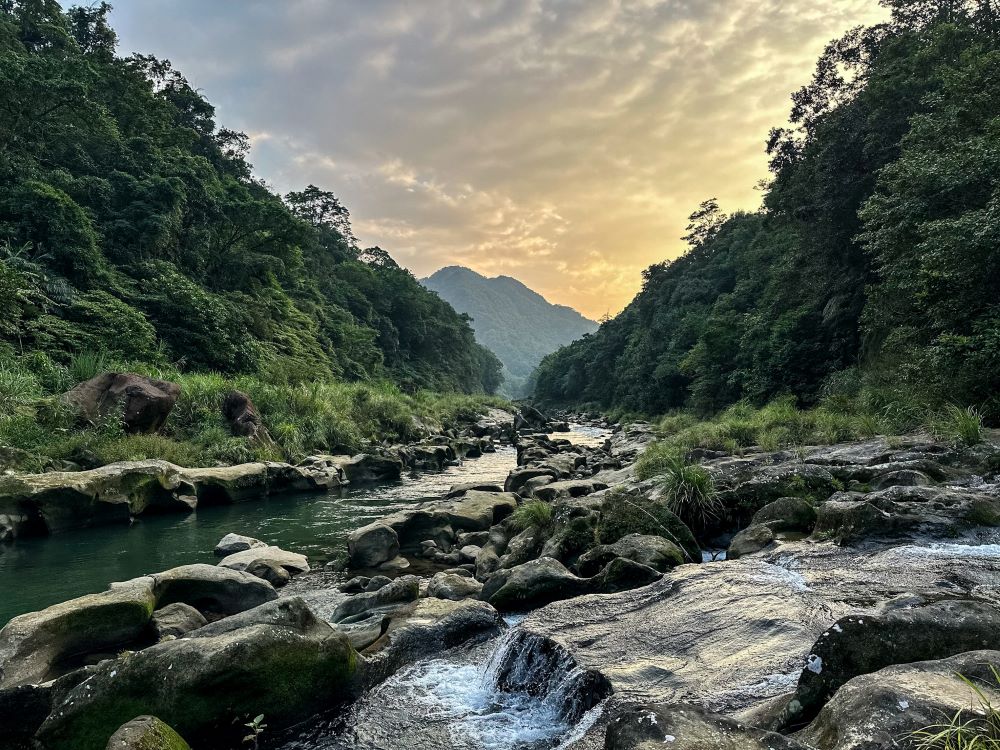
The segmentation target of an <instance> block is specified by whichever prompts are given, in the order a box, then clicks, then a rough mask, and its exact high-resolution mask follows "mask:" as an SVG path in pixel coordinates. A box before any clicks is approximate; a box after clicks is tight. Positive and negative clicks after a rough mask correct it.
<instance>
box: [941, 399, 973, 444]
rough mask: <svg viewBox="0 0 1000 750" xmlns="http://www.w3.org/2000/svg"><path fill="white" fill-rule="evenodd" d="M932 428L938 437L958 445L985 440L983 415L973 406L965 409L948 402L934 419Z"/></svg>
mask: <svg viewBox="0 0 1000 750" xmlns="http://www.w3.org/2000/svg"><path fill="white" fill-rule="evenodd" d="M930 429H931V432H933V433H934V435H935V436H937V437H938V438H940V439H942V440H948V441H950V442H952V443H954V444H956V445H965V446H971V445H978V444H979V443H981V442H983V417H982V415H981V414H980V413H979V412H978V411H977V410H976V408H975V407H972V406H970V407H967V408H965V409H963V408H962V407H960V406H956V405H954V404H948V405H947V406H946V407H945V408H944V410H943V411H942V412H941V413H940V414H939V415H937V416H936V417H935V418H933V419H932V422H931V425H930Z"/></svg>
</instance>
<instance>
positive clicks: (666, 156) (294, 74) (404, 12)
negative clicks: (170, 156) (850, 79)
mask: <svg viewBox="0 0 1000 750" xmlns="http://www.w3.org/2000/svg"><path fill="white" fill-rule="evenodd" d="M882 17H883V14H882V12H881V10H880V9H879V8H878V7H877V5H876V3H875V2H874V0H662V1H660V0H587V1H585V2H584V1H580V2H567V1H566V0H477V1H476V2H468V3H467V2H459V0H422V2H420V3H410V2H406V1H405V0H366V2H364V3H360V2H332V3H331V2H325V1H323V0H285V1H284V2H281V3H275V2H272V1H271V0H213V2H211V3H205V2H203V1H201V0H177V1H176V2H173V3H162V2H159V1H158V0H129V1H128V3H127V4H126V3H124V2H123V3H122V4H121V7H120V8H118V9H116V10H115V12H114V16H113V19H114V22H115V24H116V27H117V28H118V30H119V33H120V36H121V47H122V51H123V52H129V51H143V52H152V53H154V54H157V55H160V56H163V57H168V58H170V59H171V60H173V61H174V63H175V64H176V65H177V67H179V68H180V69H181V70H182V71H183V72H184V73H185V74H186V75H187V76H188V78H189V79H190V80H191V81H192V83H193V84H194V85H195V86H197V87H199V88H201V89H202V90H203V91H204V92H205V93H206V95H207V96H208V97H209V99H210V100H211V101H212V102H213V103H215V104H216V106H217V111H218V116H219V119H220V121H221V122H222V123H224V124H226V125H227V126H228V127H236V128H240V129H243V130H245V131H247V132H248V133H251V134H252V143H253V149H252V152H251V156H252V160H253V161H254V163H255V166H256V169H257V171H258V173H259V174H261V175H262V176H263V177H264V178H265V179H266V180H267V181H268V182H269V183H271V184H272V185H274V186H275V187H276V189H278V190H281V191H282V192H284V191H286V190H290V189H295V188H299V187H301V186H303V185H305V184H307V183H309V182H313V183H316V184H318V185H322V186H324V187H327V188H329V189H332V190H334V191H335V192H337V194H338V195H339V196H340V197H341V198H342V199H343V200H344V202H345V203H346V205H348V206H349V208H350V210H351V212H352V216H353V218H354V222H355V230H356V233H357V235H358V236H359V238H360V239H361V241H362V242H364V243H367V244H378V245H381V246H383V247H384V248H385V249H387V250H389V251H390V252H391V253H392V254H393V255H394V256H395V257H396V258H397V259H398V260H399V261H400V262H402V263H404V264H406V265H407V266H409V267H410V268H411V269H413V271H414V272H415V273H417V274H418V275H424V274H427V273H430V272H432V271H433V270H435V269H436V268H438V267H440V266H443V265H449V264H454V263H459V264H463V265H467V266H470V267H472V268H474V269H476V270H478V271H481V272H484V273H509V274H510V275H514V276H517V277H518V278H520V279H521V280H523V281H524V282H525V283H527V284H528V285H529V286H532V287H533V288H535V289H537V290H538V291H540V292H541V293H543V294H544V295H545V296H547V297H548V298H549V299H551V300H553V301H556V302H560V303H563V304H569V305H573V306H575V307H577V308H579V309H581V310H583V311H584V312H586V313H588V314H590V315H592V316H598V315H602V314H604V313H605V312H612V313H613V312H615V311H617V310H618V309H620V308H621V307H622V306H623V305H624V304H625V303H627V302H628V300H629V299H630V298H631V297H632V295H633V294H634V293H635V292H636V290H637V289H638V286H639V284H640V278H641V277H640V273H641V270H642V269H643V268H644V267H646V266H647V265H649V264H650V263H654V262H658V261H660V260H663V259H665V258H672V257H676V256H677V255H678V254H679V253H681V252H682V251H683V249H684V247H683V243H682V242H681V241H680V240H679V239H678V238H679V237H680V235H681V234H683V229H684V226H685V225H686V223H687V215H688V214H689V213H690V212H691V210H692V209H693V208H694V207H695V206H696V205H697V204H698V203H699V202H700V201H701V200H703V199H704V198H706V197H711V196H717V197H718V198H719V199H720V201H721V203H722V205H723V208H724V209H726V210H728V211H732V210H734V209H738V208H749V209H753V208H755V207H756V206H757V205H758V204H759V199H760V195H759V193H757V192H755V191H754V189H753V186H754V185H755V183H756V182H757V181H758V180H759V179H760V178H761V177H764V176H765V175H766V169H765V167H766V158H765V156H764V153H763V142H764V139H765V137H766V134H767V131H768V129H769V128H770V127H771V126H772V125H776V124H780V123H781V122H783V121H784V119H785V116H786V113H787V110H788V94H789V93H790V92H791V91H792V90H794V89H795V88H797V87H798V86H799V85H801V84H802V83H804V82H805V81H806V79H807V77H808V75H809V74H810V72H811V69H812V66H813V63H814V61H815V58H816V57H817V55H818V54H819V53H820V51H821V50H822V47H823V45H824V44H825V43H826V42H827V41H828V40H829V39H831V38H833V37H835V36H838V35H839V34H841V33H843V32H844V31H845V30H847V29H848V28H850V27H852V26H855V25H858V24H861V23H870V22H873V21H876V20H880V19H881V18H882Z"/></svg>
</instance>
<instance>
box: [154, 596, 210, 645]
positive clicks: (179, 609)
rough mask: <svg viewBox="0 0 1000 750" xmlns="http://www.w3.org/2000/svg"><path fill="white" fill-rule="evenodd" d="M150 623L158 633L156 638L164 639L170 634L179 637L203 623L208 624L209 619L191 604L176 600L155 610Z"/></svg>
mask: <svg viewBox="0 0 1000 750" xmlns="http://www.w3.org/2000/svg"><path fill="white" fill-rule="evenodd" d="M150 624H151V625H152V627H153V632H154V633H155V634H156V639H157V640H158V641H162V640H163V639H164V638H167V637H169V636H173V637H174V638H178V637H180V636H182V635H184V634H185V633H189V632H190V631H192V630H197V629H198V628H200V627H202V626H203V625H207V624H208V620H206V619H205V615H203V614H202V613H201V612H199V611H198V610H196V609H195V608H194V607H192V606H191V605H190V604H185V603H184V602H174V603H173V604H168V605H167V606H165V607H163V608H161V609H158V610H156V611H155V612H153V617H152V620H151V622H150Z"/></svg>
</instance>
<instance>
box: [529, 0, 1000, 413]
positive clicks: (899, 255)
mask: <svg viewBox="0 0 1000 750" xmlns="http://www.w3.org/2000/svg"><path fill="white" fill-rule="evenodd" d="M883 4H884V5H887V6H888V7H889V8H890V9H891V11H892V20H891V21H890V22H888V23H885V24H881V25H877V26H874V27H861V28H856V29H854V30H852V31H850V32H848V33H847V34H846V35H845V36H844V37H843V38H841V39H839V40H836V41H834V42H832V43H831V44H830V45H828V47H827V48H826V50H825V51H824V53H823V55H822V56H821V57H820V59H819V62H818V64H817V66H816V71H815V74H814V76H813V78H812V80H811V81H810V82H809V83H808V84H807V85H806V86H804V87H803V88H802V89H801V90H800V91H798V92H797V93H795V94H794V95H793V97H792V100H793V107H792V111H791V117H790V123H791V124H790V126H789V127H786V128H781V129H775V130H774V131H772V134H771V137H770V139H769V142H768V144H767V149H768V153H769V154H770V157H771V167H772V172H773V175H772V179H771V181H770V182H769V184H768V185H767V187H766V195H765V198H764V202H763V207H762V209H761V210H760V211H758V212H756V213H738V214H735V215H733V216H728V217H727V216H725V215H723V214H722V212H721V211H720V209H719V206H718V205H717V204H716V202H715V201H714V200H710V201H706V202H705V203H704V204H702V206H700V207H699V209H698V211H696V212H695V213H694V214H693V215H692V217H691V224H690V226H689V234H688V235H687V237H685V239H686V240H688V242H689V243H690V246H691V247H690V250H689V252H688V253H687V254H685V255H684V256H682V257H680V258H678V259H677V260H674V261H672V262H669V263H659V264H657V265H654V266H652V267H650V268H649V269H647V270H646V271H645V273H644V284H643V288H642V290H641V292H640V293H639V294H638V295H637V296H636V298H635V299H634V300H633V301H632V303H631V304H630V305H629V306H628V307H627V308H626V309H625V310H624V311H623V312H622V313H621V314H620V315H619V316H618V317H616V318H615V319H613V320H611V321H609V322H607V323H605V324H604V325H602V326H601V328H600V329H599V331H598V332H597V333H595V334H593V335H591V336H588V337H586V338H584V339H583V340H582V341H580V342H577V343H575V344H573V345H571V346H568V347H565V348H563V349H561V350H560V351H558V352H557V353H555V354H552V355H550V356H549V357H547V358H546V359H545V360H544V362H543V363H542V365H541V366H540V368H539V371H538V382H537V387H536V391H535V395H536V397H537V398H539V399H540V400H542V401H544V402H548V403H559V404H567V403H574V404H591V405H594V406H597V407H601V408H605V409H615V410H618V411H622V412H637V413H645V414H662V413H666V412H669V411H671V410H674V409H678V408H690V409H693V410H695V411H697V412H699V413H702V414H710V413H715V412H717V411H719V410H720V409H722V408H724V407H726V406H728V405H730V404H733V403H736V402H738V401H744V400H745V401H748V402H751V403H758V404H760V403H763V402H766V401H768V400H771V399H774V398H777V397H782V396H788V395H792V396H794V397H795V398H796V399H797V400H798V402H799V404H800V405H804V406H808V405H813V404H815V403H817V402H820V401H822V400H823V399H829V398H847V399H855V400H863V401H865V402H866V404H867V406H868V407H869V408H873V409H886V408H892V405H893V404H898V403H900V402H911V403H919V404H923V405H930V406H932V408H933V406H934V405H942V404H945V403H949V402H951V403H958V404H961V405H962V406H974V407H975V408H977V409H979V410H980V411H981V412H982V413H983V414H984V416H986V417H987V418H988V419H992V420H996V419H997V418H1000V397H998V393H1000V388H998V387H1000V304H998V300H1000V192H998V185H1000V10H998V9H997V7H996V5H995V3H991V2H988V0H885V2H883Z"/></svg>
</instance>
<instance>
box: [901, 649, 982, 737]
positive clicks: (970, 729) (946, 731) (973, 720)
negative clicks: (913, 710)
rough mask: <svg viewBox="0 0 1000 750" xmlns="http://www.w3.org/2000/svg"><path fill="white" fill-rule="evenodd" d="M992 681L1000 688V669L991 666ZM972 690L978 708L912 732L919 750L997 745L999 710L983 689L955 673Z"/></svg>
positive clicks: (961, 712) (958, 713) (959, 712)
mask: <svg viewBox="0 0 1000 750" xmlns="http://www.w3.org/2000/svg"><path fill="white" fill-rule="evenodd" d="M990 671H991V672H992V673H993V680H994V682H995V683H996V685H997V686H998V687H1000V672H998V671H997V668H996V667H992V666H991V667H990ZM958 677H959V678H961V679H962V680H963V681H964V682H965V683H966V684H967V685H968V686H969V687H970V688H971V689H972V691H973V693H974V694H975V696H976V702H978V703H979V711H977V712H976V713H975V714H974V715H971V716H970V715H969V712H967V711H958V712H957V713H956V714H955V715H954V716H952V717H951V719H949V720H948V721H946V722H944V723H942V724H934V725H932V726H929V727H925V728H923V729H920V730H918V731H916V732H914V733H913V734H912V735H911V736H912V737H913V739H915V740H917V748H919V750H996V748H998V747H1000V709H998V708H996V707H995V706H994V705H993V703H992V701H991V700H990V697H989V695H987V694H986V691H985V690H984V689H983V688H982V687H981V686H979V685H977V684H976V683H974V682H973V681H972V680H970V679H968V678H967V677H965V676H963V675H958Z"/></svg>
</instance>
